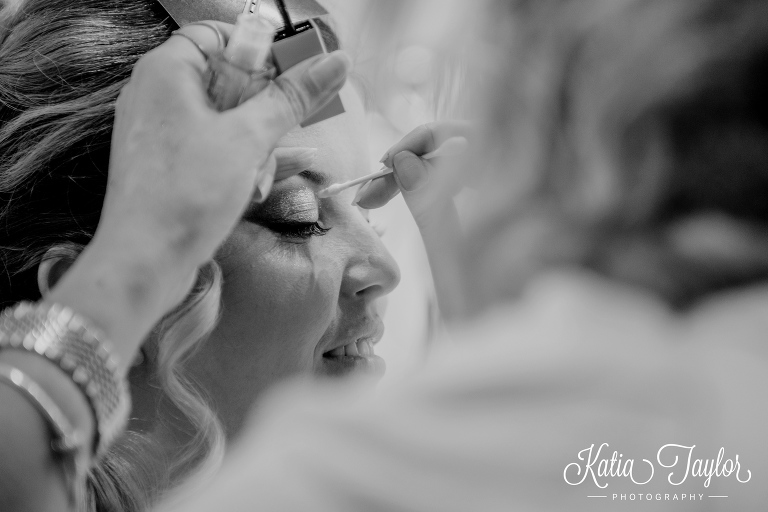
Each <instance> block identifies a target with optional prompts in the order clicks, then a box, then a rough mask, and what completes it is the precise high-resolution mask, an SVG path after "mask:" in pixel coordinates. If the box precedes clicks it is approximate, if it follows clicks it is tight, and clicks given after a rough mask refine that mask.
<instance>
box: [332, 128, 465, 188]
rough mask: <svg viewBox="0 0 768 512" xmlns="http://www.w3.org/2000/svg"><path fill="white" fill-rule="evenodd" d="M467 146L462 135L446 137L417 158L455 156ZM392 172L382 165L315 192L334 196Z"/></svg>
mask: <svg viewBox="0 0 768 512" xmlns="http://www.w3.org/2000/svg"><path fill="white" fill-rule="evenodd" d="M466 147H467V139H466V138H464V137H451V138H450V139H447V140H446V141H445V142H443V144H442V145H441V146H440V147H439V148H437V149H436V150H434V151H430V152H429V153H425V154H423V155H421V156H420V157H419V158H423V159H424V160H430V159H432V158H437V157H439V156H456V155H458V154H461V153H462V152H463V151H464V149H466ZM391 172H392V169H391V168H390V167H386V166H384V167H382V168H381V169H379V170H378V171H376V172H372V173H371V174H367V175H365V176H361V177H360V178H357V179H354V180H350V181H345V182H344V183H336V184H334V185H331V186H330V187H326V188H324V189H322V190H320V191H319V192H318V193H317V197H320V198H323V197H331V196H335V195H336V194H338V193H339V192H341V191H342V190H346V189H348V188H349V187H354V186H355V185H359V184H360V183H365V182H367V181H371V180H375V179H376V178H380V177H382V176H385V175H387V174H389V173H391Z"/></svg>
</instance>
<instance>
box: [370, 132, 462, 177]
mask: <svg viewBox="0 0 768 512" xmlns="http://www.w3.org/2000/svg"><path fill="white" fill-rule="evenodd" d="M473 131H474V130H473V128H472V125H471V123H469V122H467V121H436V122H433V123H427V124H423V125H421V126H418V127H416V128H414V129H413V130H412V131H411V132H410V133H408V134H407V135H406V136H405V137H403V138H402V139H400V140H399V141H398V142H397V143H396V144H395V145H393V146H392V147H391V148H389V150H387V152H386V153H384V156H383V157H382V158H381V162H382V163H383V164H384V165H386V166H387V167H392V159H393V158H394V156H395V155H396V154H398V153H400V152H401V151H410V152H411V153H414V154H416V155H423V154H425V153H429V152H430V151H434V150H436V149H437V148H439V147H440V146H441V145H442V144H443V142H445V141H446V140H448V139H449V138H451V137H458V136H462V137H464V138H466V139H468V140H471V138H470V137H471V135H472V132H473Z"/></svg>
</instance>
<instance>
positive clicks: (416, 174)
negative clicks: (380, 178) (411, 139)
mask: <svg viewBox="0 0 768 512" xmlns="http://www.w3.org/2000/svg"><path fill="white" fill-rule="evenodd" d="M393 164H394V170H395V174H396V175H397V179H398V181H399V182H400V185H401V186H402V187H403V189H404V190H406V191H408V192H412V191H414V190H416V189H418V188H420V187H422V186H424V184H425V183H426V182H427V179H428V178H429V176H427V172H426V171H427V169H426V168H425V167H424V163H423V162H422V161H421V159H420V158H419V157H417V156H416V155H414V154H413V153H411V152H410V151H401V152H400V153H398V154H396V155H395V158H394V161H393Z"/></svg>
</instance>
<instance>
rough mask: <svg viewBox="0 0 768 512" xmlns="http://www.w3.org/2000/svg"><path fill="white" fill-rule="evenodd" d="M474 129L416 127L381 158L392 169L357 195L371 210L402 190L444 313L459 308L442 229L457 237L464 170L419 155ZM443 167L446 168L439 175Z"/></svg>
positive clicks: (459, 125)
mask: <svg viewBox="0 0 768 512" xmlns="http://www.w3.org/2000/svg"><path fill="white" fill-rule="evenodd" d="M473 132H474V129H473V127H472V126H471V125H470V124H469V123H466V122H457V121H454V122H435V123H429V124H425V125H422V126H419V127H418V128H416V129H414V130H413V131H411V132H410V133H409V134H408V135H406V136H405V137H403V138H402V139H401V140H400V141H399V142H398V143H396V144H395V145H394V146H392V147H391V148H390V149H389V151H387V153H386V154H385V156H384V158H383V159H382V162H383V163H384V164H385V165H386V166H387V167H390V168H393V169H394V172H393V173H391V174H387V175H385V176H382V177H381V178H377V179H376V180H373V181H371V182H370V183H368V184H367V185H364V186H363V188H361V189H360V190H359V191H358V195H357V197H356V199H357V200H358V202H357V204H358V206H360V207H361V208H367V209H373V208H379V207H381V206H383V205H385V204H386V203H388V202H389V201H390V200H391V199H392V198H393V197H395V196H396V195H397V194H398V193H401V192H402V194H403V198H404V199H405V203H406V204H407V205H408V208H409V209H410V211H411V214H412V215H413V217H414V219H415V220H416V225H417V226H418V228H419V232H420V233H421V237H422V239H423V241H424V246H425V248H426V250H427V257H428V258H429V263H430V268H431V270H432V275H433V281H434V283H435V289H436V291H437V297H438V302H439V304H440V310H441V312H442V314H443V315H445V316H446V317H450V316H451V315H453V313H454V312H458V311H462V309H463V304H462V300H461V294H460V293H458V294H457V293H456V291H457V290H461V284H460V283H458V282H457V281H456V280H457V279H458V276H457V273H456V272H455V269H454V266H453V261H452V260H451V258H447V257H445V256H446V254H445V236H446V228H448V229H449V231H450V236H451V238H452V239H454V240H455V239H456V238H457V237H460V236H461V232H460V229H459V226H460V225H461V224H460V222H459V217H458V213H457V212H456V207H455V205H454V203H453V197H454V195H455V194H456V193H457V192H458V191H459V190H460V189H461V188H462V187H463V181H464V180H465V179H466V178H467V173H460V172H456V171H452V170H451V166H445V165H442V164H444V163H445V162H442V163H441V161H440V160H441V159H440V158H436V159H432V160H425V159H423V158H420V156H421V155H424V154H426V153H429V152H431V151H434V150H436V149H438V148H439V147H440V146H442V145H443V143H444V142H445V141H446V140H448V139H450V138H452V137H459V136H460V137H464V138H466V139H467V140H468V141H469V142H470V144H471V142H472V139H473ZM447 158H450V157H447ZM457 158H461V157H460V156H459V157H457ZM444 170H448V171H449V172H448V173H441V171H444ZM451 171H452V172H451Z"/></svg>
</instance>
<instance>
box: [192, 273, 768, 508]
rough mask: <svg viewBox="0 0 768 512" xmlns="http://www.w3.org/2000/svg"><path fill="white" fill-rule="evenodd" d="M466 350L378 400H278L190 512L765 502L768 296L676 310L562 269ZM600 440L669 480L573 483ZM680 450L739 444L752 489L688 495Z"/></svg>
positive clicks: (461, 346)
mask: <svg viewBox="0 0 768 512" xmlns="http://www.w3.org/2000/svg"><path fill="white" fill-rule="evenodd" d="M452 340H453V341H452V342H450V344H445V345H443V346H442V347H440V349H439V350H437V352H436V353H435V355H434V357H433V358H432V359H431V360H430V363H429V364H428V365H427V367H426V368H425V369H424V371H423V372H420V373H419V374H418V375H414V376H413V377H411V378H408V379H403V380H400V381H398V382H397V383H395V384H392V385H390V386H388V387H387V388H386V389H380V390H379V391H378V393H377V394H376V396H375V397H370V396H369V395H368V394H367V393H366V392H364V391H360V390H359V388H355V387H350V386H343V387H342V386H338V385H334V386H331V385H329V386H327V387H326V386H323V387H318V386H317V385H315V386H314V387H311V386H310V385H308V384H306V383H305V384H294V385H293V386H290V387H287V388H283V389H282V390H280V391H278V392H276V393H273V394H272V395H271V397H270V399H269V400H268V401H267V402H266V403H265V404H264V405H263V406H262V407H261V408H260V411H259V414H258V415H257V418H256V420H255V422H254V425H253V426H252V427H251V428H252V430H251V432H250V434H249V435H248V436H247V437H246V438H245V439H244V440H243V441H241V443H240V444H239V446H237V447H236V449H234V450H233V454H232V456H231V458H230V460H229V461H228V464H227V466H225V468H224V470H223V471H222V473H221V474H220V476H219V477H218V479H217V480H216V481H215V482H214V483H213V485H212V487H211V488H209V489H207V490H206V491H205V492H201V493H200V495H198V496H195V497H194V498H193V499H190V500H189V502H188V503H186V504H184V505H183V506H181V507H180V509H181V510H185V511H187V512H197V511H201V512H202V511H206V512H210V511H218V510H227V511H239V510H243V511H246V510H248V511H250V510H271V511H274V510H279V511H312V512H321V511H328V512H343V511H353V510H355V511H366V512H375V511H379V510H380V511H420V512H424V511H435V512H438V511H439V512H447V511H511V510H521V511H522V510H531V511H544V510H569V511H572V510H585V511H586V510H590V511H592V510H625V509H626V510H649V511H657V510H664V511H666V510H674V511H684V510H728V511H732V510H738V511H750V510H766V509H767V508H766V507H768V504H767V503H768V499H767V498H768V442H766V440H765V434H766V432H768V412H767V411H768V407H766V399H765V396H766V393H767V392H768V287H755V288H752V289H748V290H744V291H741V292H739V293H733V294H730V295H722V296H720V297H717V298H716V299H713V300H711V301H709V302H707V303H706V304H703V305H701V306H700V307H698V308H696V309H695V310H694V311H692V312H690V313H688V314H686V315H676V314H674V313H672V312H670V311H669V310H667V309H666V308H665V307H664V306H663V305H662V304H661V303H660V302H658V301H656V300H654V299H653V298H652V297H651V296H650V295H645V294H643V293H640V292H638V291H637V290H634V289H629V288H623V287H618V286H615V285H613V284H610V283H608V282H607V281H603V280H600V279H598V278H595V277H592V276H588V275H586V274H565V273H563V274H550V275H547V276H543V277H542V278H540V279H539V280H538V281H536V283H535V284H534V285H532V286H531V287H530V288H529V290H528V292H527V293H526V295H525V296H524V297H523V299H522V300H521V301H520V302H519V303H517V304H515V305H505V306H504V307H500V308H499V309H497V310H496V311H493V312H491V313H490V314H488V315H486V316H485V317H484V318H482V319H480V320H478V321H476V322H475V323H473V324H471V325H465V326H463V327H461V328H460V329H457V330H455V331H454V332H452ZM593 443H594V444H595V449H597V447H598V446H600V444H601V443H609V447H608V448H607V449H604V450H603V456H604V457H606V458H608V457H610V455H611V454H612V453H613V450H617V451H618V452H619V453H620V454H622V456H623V460H626V459H628V458H632V459H634V460H635V462H634V476H635V479H636V480H638V481H643V480H646V479H647V478H648V476H649V474H650V473H649V470H648V465H647V464H646V463H644V462H642V459H649V460H650V461H651V462H653V463H654V466H655V473H654V477H653V479H652V480H651V481H650V482H649V483H648V484H645V485H637V484H634V483H632V482H631V481H629V479H628V478H601V479H599V480H601V485H602V483H603V482H607V483H608V486H607V487H606V488H604V489H601V488H598V487H597V486H596V485H595V484H594V483H593V482H592V479H591V477H590V478H587V479H586V481H584V482H583V483H582V484H580V485H568V484H567V483H566V482H565V480H564V469H565V467H566V466H567V465H568V464H569V463H572V462H578V459H577V454H578V452H579V451H581V450H583V449H585V448H588V447H589V446H590V445H591V444H593ZM670 443H675V444H679V445H686V446H691V445H696V446H695V448H694V449H693V452H692V453H693V458H694V459H695V458H705V459H711V458H716V457H717V453H718V450H719V449H720V448H721V447H723V448H724V455H725V458H726V459H727V458H731V459H733V458H734V457H735V456H736V454H738V456H739V462H740V466H741V469H740V478H741V479H746V477H747V470H749V471H751V479H750V480H749V481H748V482H746V483H739V482H737V481H736V475H735V474H734V475H731V476H729V477H716V476H713V477H712V479H711V483H710V484H709V486H708V487H705V486H704V483H705V479H704V478H694V477H692V476H689V477H688V478H687V480H686V481H685V482H684V483H682V484H681V485H672V484H670V483H669V482H667V481H666V479H667V477H668V473H669V472H670V471H673V476H672V479H673V481H678V480H679V478H680V477H681V476H682V475H683V473H677V472H675V471H681V470H684V464H683V463H682V462H681V465H678V466H677V468H673V469H665V468H663V467H661V466H660V465H659V464H658V461H657V460H656V456H657V452H658V450H659V448H661V447H662V446H664V445H666V444H670ZM667 450H668V451H667V452H665V454H669V455H670V458H671V456H672V455H673V453H672V450H671V449H667ZM676 454H677V455H679V456H683V455H685V453H684V452H682V451H677V452H676ZM681 460H682V459H681ZM669 462H671V461H669ZM582 464H583V463H582ZM593 467H594V469H595V470H596V469H597V464H595V465H594V466H593ZM572 469H574V468H573V467H572ZM569 476H570V479H571V481H574V480H576V479H577V478H580V477H578V475H577V474H576V473H575V470H574V472H572V473H571V474H569ZM614 493H616V494H617V495H618V497H617V498H616V499H614V498H613V494H614ZM622 494H624V495H626V498H625V499H624V500H621V495H622ZM640 494H642V502H640V498H638V495H640ZM682 494H685V495H686V497H685V499H681V498H680V496H681V495H682ZM595 495H605V496H607V497H606V498H590V497H588V496H595ZM630 495H632V496H634V500H633V501H630ZM649 495H650V496H651V498H652V499H651V501H647V498H648V496H649ZM665 495H669V496H668V499H667V496H665ZM691 495H694V499H693V500H691ZM673 496H676V497H677V499H674V498H673ZM709 496H728V497H727V498H710V497H709ZM657 498H660V499H657Z"/></svg>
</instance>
